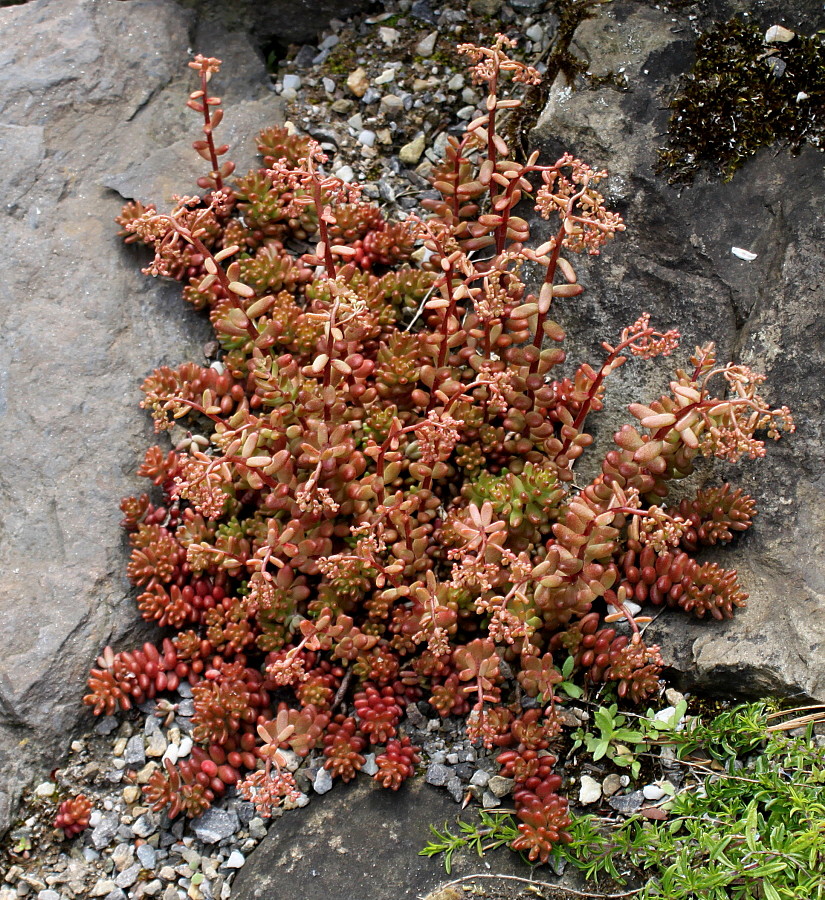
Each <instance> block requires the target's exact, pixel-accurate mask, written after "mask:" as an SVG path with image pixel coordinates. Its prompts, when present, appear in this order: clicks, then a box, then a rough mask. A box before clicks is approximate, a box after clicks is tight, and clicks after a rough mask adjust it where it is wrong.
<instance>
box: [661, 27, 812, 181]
mask: <svg viewBox="0 0 825 900" xmlns="http://www.w3.org/2000/svg"><path fill="white" fill-rule="evenodd" d="M764 36H765V29H764V28H763V27H761V26H760V25H758V24H756V23H750V22H744V21H742V20H741V19H738V18H733V19H730V20H729V21H727V22H724V23H722V24H721V25H719V26H717V27H716V28H714V29H711V30H710V31H708V32H706V33H705V34H703V35H702V36H701V37H700V38H699V40H698V41H697V44H696V63H695V65H694V67H693V70H692V71H691V72H690V73H689V74H687V75H686V76H684V78H683V79H682V83H681V84H680V87H679V92H678V94H677V96H676V97H675V98H674V100H673V101H672V103H671V105H670V108H671V110H672V113H671V118H670V125H669V133H668V141H667V145H666V146H665V147H663V148H662V149H661V150H660V151H659V164H658V171H659V172H660V173H661V174H664V175H666V176H667V178H668V180H669V181H670V182H671V184H673V183H676V182H689V181H692V180H693V178H694V177H695V175H696V174H697V173H698V172H699V171H700V170H705V171H707V172H709V173H710V174H711V176H713V177H717V178H721V179H722V180H723V181H729V180H730V179H731V178H732V177H733V175H734V173H735V172H736V170H737V169H738V168H739V166H740V165H741V164H742V163H743V162H744V161H745V160H746V159H747V158H748V157H749V156H752V155H753V154H754V153H756V152H757V151H758V150H760V149H761V148H762V147H766V146H769V145H771V144H774V143H780V144H785V145H786V146H787V147H789V148H790V150H791V152H793V153H798V152H799V150H800V149H801V148H802V146H803V145H804V144H811V145H813V146H815V147H820V148H821V147H822V145H823V134H824V133H825V33H823V32H817V33H816V34H814V35H813V36H811V37H805V36H803V35H800V34H797V35H796V36H795V37H794V38H793V40H791V41H788V42H787V43H770V44H766V43H765V40H764Z"/></svg>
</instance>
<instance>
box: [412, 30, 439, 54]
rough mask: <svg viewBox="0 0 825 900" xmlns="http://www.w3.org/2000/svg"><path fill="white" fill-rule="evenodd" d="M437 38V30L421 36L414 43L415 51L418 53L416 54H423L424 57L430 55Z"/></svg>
mask: <svg viewBox="0 0 825 900" xmlns="http://www.w3.org/2000/svg"><path fill="white" fill-rule="evenodd" d="M437 40H438V32H437V31H431V32H430V33H429V34H428V35H427V36H426V37H423V38H421V40H420V41H419V42H418V43H417V44H416V45H415V52H416V53H417V54H418V56H423V57H424V58H425V59H426V58H427V57H429V56H432V55H433V51H434V50H435V43H436V41H437Z"/></svg>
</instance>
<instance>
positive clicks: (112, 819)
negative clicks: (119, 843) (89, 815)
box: [92, 812, 120, 850]
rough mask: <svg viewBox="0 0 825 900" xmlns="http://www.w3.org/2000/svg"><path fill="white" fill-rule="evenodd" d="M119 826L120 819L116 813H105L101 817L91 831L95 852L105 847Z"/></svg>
mask: <svg viewBox="0 0 825 900" xmlns="http://www.w3.org/2000/svg"><path fill="white" fill-rule="evenodd" d="M119 826H120V819H119V817H118V814H117V813H114V812H113V813H106V814H105V815H103V816H101V819H100V822H98V824H97V825H96V826H95V827H94V829H93V830H92V844H93V845H94V848H95V850H102V849H103V848H104V847H107V846H108V845H109V844H110V843H111V841H112V838H114V836H115V835H116V834H117V830H118V827H119Z"/></svg>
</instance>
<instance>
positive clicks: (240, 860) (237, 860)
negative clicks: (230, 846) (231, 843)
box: [224, 850, 246, 869]
mask: <svg viewBox="0 0 825 900" xmlns="http://www.w3.org/2000/svg"><path fill="white" fill-rule="evenodd" d="M245 862H246V860H245V859H244V855H243V853H241V852H240V850H233V851H232V852H231V853H230V854H229V859H228V860H227V861H226V862H225V863H224V866H226V868H227V869H240V868H241V867H242V866H243V864H244V863H245Z"/></svg>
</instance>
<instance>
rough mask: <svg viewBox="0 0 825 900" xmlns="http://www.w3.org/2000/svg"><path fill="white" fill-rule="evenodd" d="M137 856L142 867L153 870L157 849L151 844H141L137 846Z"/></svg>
mask: <svg viewBox="0 0 825 900" xmlns="http://www.w3.org/2000/svg"><path fill="white" fill-rule="evenodd" d="M137 858H138V859H139V860H140V864H141V865H142V866H143V868H144V869H151V870H154V868H155V865H156V864H157V859H158V854H157V850H155V848H154V847H153V846H152V845H151V844H141V845H140V846H139V847H138V848H137Z"/></svg>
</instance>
